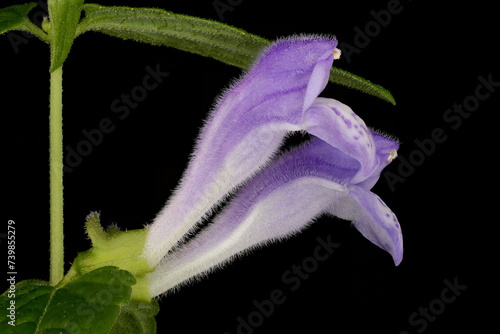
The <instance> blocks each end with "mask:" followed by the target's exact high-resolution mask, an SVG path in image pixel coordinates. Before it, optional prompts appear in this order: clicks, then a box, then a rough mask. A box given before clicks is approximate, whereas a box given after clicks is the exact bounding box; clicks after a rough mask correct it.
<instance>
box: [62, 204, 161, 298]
mask: <svg viewBox="0 0 500 334" xmlns="http://www.w3.org/2000/svg"><path fill="white" fill-rule="evenodd" d="M86 230H87V234H88V236H89V238H90V240H91V241H92V248H91V249H89V250H87V251H85V252H82V253H80V254H78V256H77V257H76V259H75V261H74V262H73V266H72V267H71V269H70V271H69V272H68V274H67V275H66V277H65V279H64V280H63V284H65V283H66V282H67V281H68V280H71V279H73V278H74V277H78V276H80V275H83V274H85V273H87V272H90V271H93V270H95V269H97V268H100V267H106V266H115V267H118V268H120V269H123V270H126V271H128V272H130V273H131V274H132V275H134V277H135V278H136V280H137V283H136V284H135V285H134V286H133V290H132V299H135V300H140V301H150V300H151V296H150V295H149V289H148V281H147V279H146V277H145V275H146V274H147V273H150V272H152V271H153V270H154V268H151V267H150V266H149V265H148V263H147V261H146V260H145V259H144V258H143V257H142V253H143V251H144V245H145V243H146V238H147V234H148V230H147V229H146V228H144V229H141V230H130V231H120V230H119V229H118V228H117V227H116V226H112V227H110V228H109V229H108V231H104V230H103V228H102V226H101V224H100V219H99V214H98V213H96V212H92V213H91V214H89V215H88V216H87V223H86Z"/></svg>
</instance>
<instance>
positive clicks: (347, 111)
mask: <svg viewBox="0 0 500 334" xmlns="http://www.w3.org/2000/svg"><path fill="white" fill-rule="evenodd" d="M304 118H305V120H304V123H305V124H304V128H306V129H307V132H309V133H311V134H313V135H315V136H317V137H319V138H321V139H323V140H324V141H326V142H327V143H329V144H330V145H331V146H333V147H336V148H338V149H339V150H340V151H342V152H344V153H345V154H347V155H349V156H351V157H353V158H354V159H356V160H357V161H359V163H360V169H359V171H358V173H357V174H356V176H355V177H354V179H353V180H352V183H358V182H361V181H364V180H365V179H367V178H368V177H369V176H370V175H371V174H372V173H373V172H374V170H375V168H376V167H377V166H378V164H379V162H378V159H377V149H376V145H375V141H374V139H373V136H372V135H371V132H370V130H368V128H367V127H366V124H365V122H364V121H363V120H362V119H361V118H359V117H358V116H357V115H356V114H355V113H354V112H353V111H352V109H351V108H349V107H348V106H347V105H345V104H343V103H341V102H339V101H336V100H333V99H326V98H318V99H316V101H315V102H314V104H313V105H312V106H311V108H309V109H308V110H307V111H306V113H305V115H304Z"/></svg>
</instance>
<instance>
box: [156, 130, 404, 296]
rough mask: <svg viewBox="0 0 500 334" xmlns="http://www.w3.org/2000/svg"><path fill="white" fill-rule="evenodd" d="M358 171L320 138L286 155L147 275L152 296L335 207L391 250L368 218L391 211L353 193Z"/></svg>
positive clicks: (355, 164) (280, 236) (290, 232)
mask: <svg viewBox="0 0 500 334" xmlns="http://www.w3.org/2000/svg"><path fill="white" fill-rule="evenodd" d="M358 170H359V162H358V161H356V160H355V159H353V158H351V157H350V156H348V155H346V154H344V153H343V152H341V151H340V150H338V149H336V148H334V147H331V146H330V145H329V144H328V143H326V142H324V141H322V140H319V139H317V138H313V140H312V141H311V142H310V143H308V144H306V145H304V146H302V147H300V148H298V149H295V150H293V151H290V152H288V153H286V154H284V155H283V156H282V157H280V158H279V159H277V160H275V161H274V162H273V163H271V164H270V165H268V166H267V167H266V168H265V169H263V170H262V171H261V172H260V173H259V174H257V175H256V176H255V177H254V178H252V179H251V180H249V181H248V183H247V184H245V186H244V187H243V188H242V189H241V191H239V192H238V193H237V195H236V196H235V198H234V199H233V200H232V201H231V202H230V203H229V204H228V206H227V207H226V208H225V209H224V211H223V212H222V213H221V214H220V215H218V216H217V217H216V219H215V220H214V222H213V223H212V224H210V225H209V226H208V227H207V228H206V229H205V230H203V231H202V232H201V233H200V234H199V235H198V236H196V237H195V238H194V239H193V240H191V241H190V242H189V243H187V244H186V245H184V246H183V247H181V248H180V249H179V250H177V251H175V252H174V253H172V254H170V255H169V256H167V257H166V258H164V259H163V260H162V261H161V262H160V263H159V264H158V266H157V267H156V269H155V272H153V273H151V274H149V275H148V278H149V282H150V293H151V295H152V296H156V295H159V294H161V293H163V292H165V291H167V290H169V289H172V288H174V287H176V286H178V285H179V284H182V283H183V282H186V281H189V280H191V279H192V278H193V277H196V276H198V275H200V274H203V273H205V274H206V273H208V272H210V271H211V270H214V269H215V268H217V267H220V266H221V265H223V264H225V263H226V262H228V261H230V260H231V259H233V258H234V257H235V256H237V255H238V254H240V253H241V252H243V251H248V250H250V249H252V248H254V247H256V246H258V245H262V244H265V243H268V242H271V241H274V240H280V239H283V238H286V237H288V236H290V235H293V234H294V233H297V232H299V231H300V230H302V229H304V228H305V227H307V226H308V225H309V224H310V223H311V222H312V221H313V220H314V218H315V217H317V216H319V215H321V214H322V213H327V212H328V213H333V212H332V211H333V210H334V209H336V208H337V209H338V210H337V211H338V213H339V214H340V215H341V217H342V218H344V217H347V218H353V219H354V218H355V219H356V221H357V223H356V224H357V225H356V226H357V227H358V229H360V231H361V232H362V233H363V234H364V235H366V236H367V237H368V238H369V240H370V241H373V242H375V243H376V244H377V245H383V247H385V249H387V250H388V251H392V248H390V244H388V243H387V240H386V239H387V238H386V237H385V233H386V232H387V230H388V228H385V229H384V228H379V229H378V230H377V227H376V226H374V225H376V223H377V222H378V221H375V222H374V221H373V220H370V218H372V216H375V217H378V216H377V214H379V215H385V214H386V213H387V212H388V211H387V210H385V211H384V210H381V209H380V208H379V207H377V206H376V205H377V203H372V202H371V201H370V198H369V196H368V195H366V194H365V193H363V192H361V193H360V192H359V191H358V190H357V188H359V189H361V190H364V189H363V188H360V187H355V188H354V190H353V192H352V194H351V192H350V190H349V189H350V180H352V178H353V177H354V175H355V174H356V173H357V172H358ZM353 194H354V195H355V196H356V197H352V195H353ZM374 196H375V195H374ZM359 198H361V200H359ZM360 203H361V204H360ZM365 205H366V207H365ZM367 208H368V209H369V211H368V212H367ZM377 210H378V211H377ZM391 218H393V216H391ZM383 223H384V224H385V225H384V227H385V226H386V225H387V226H389V224H388V223H387V222H385V221H383ZM377 233H381V235H380V236H379V235H378V234H377ZM391 254H395V253H394V252H393V253H391Z"/></svg>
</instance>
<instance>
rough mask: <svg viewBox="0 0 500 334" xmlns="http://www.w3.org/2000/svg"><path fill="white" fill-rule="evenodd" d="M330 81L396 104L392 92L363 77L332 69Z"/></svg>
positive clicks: (335, 68)
mask: <svg viewBox="0 0 500 334" xmlns="http://www.w3.org/2000/svg"><path fill="white" fill-rule="evenodd" d="M330 81H331V82H333V83H336V84H339V85H343V86H346V87H349V88H354V89H357V90H359V91H362V92H364V93H367V94H370V95H373V96H376V97H378V98H381V99H382V100H385V101H387V102H389V103H392V104H393V105H395V104H396V100H394V97H393V96H392V94H391V92H389V91H388V90H387V89H385V88H384V87H382V86H379V85H376V84H374V83H372V82H370V81H368V80H366V79H363V78H362V77H359V76H357V75H355V74H352V73H350V72H347V71H345V70H341V69H340V68H337V67H332V69H331V70H330Z"/></svg>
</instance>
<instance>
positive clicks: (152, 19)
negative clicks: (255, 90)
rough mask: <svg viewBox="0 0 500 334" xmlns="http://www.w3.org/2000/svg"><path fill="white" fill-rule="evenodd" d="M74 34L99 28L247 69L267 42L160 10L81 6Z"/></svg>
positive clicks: (225, 27)
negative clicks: (80, 14)
mask: <svg viewBox="0 0 500 334" xmlns="http://www.w3.org/2000/svg"><path fill="white" fill-rule="evenodd" d="M83 10H84V11H85V18H84V19H83V20H82V22H81V24H80V27H79V30H78V33H84V32H86V31H90V30H92V31H99V32H102V33H105V34H107V35H111V36H115V37H119V38H122V39H132V40H136V41H141V42H146V43H149V44H153V45H165V46H170V47H174V48H177V49H180V50H184V51H189V52H193V53H196V54H199V55H202V56H208V57H212V58H215V59H217V60H220V61H222V62H224V63H227V64H230V65H234V66H238V67H241V68H248V67H250V65H251V64H252V61H253V60H254V59H255V57H256V56H257V55H258V54H259V53H260V52H261V51H262V50H263V49H264V48H265V47H266V46H267V45H268V44H269V41H267V40H266V39H264V38H261V37H259V36H256V35H252V34H249V33H247V32H245V31H243V30H241V29H237V28H234V27H231V26H229V25H226V24H223V23H220V22H216V21H211V20H205V19H200V18H196V17H192V16H186V15H180V14H174V13H171V12H168V11H165V10H162V9H153V8H129V7H105V6H100V5H95V4H85V5H84V6H83Z"/></svg>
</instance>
